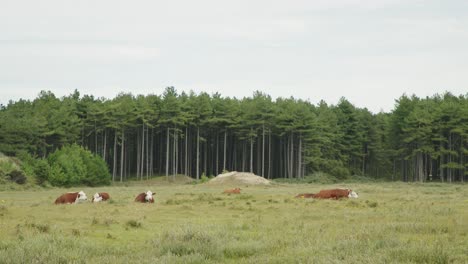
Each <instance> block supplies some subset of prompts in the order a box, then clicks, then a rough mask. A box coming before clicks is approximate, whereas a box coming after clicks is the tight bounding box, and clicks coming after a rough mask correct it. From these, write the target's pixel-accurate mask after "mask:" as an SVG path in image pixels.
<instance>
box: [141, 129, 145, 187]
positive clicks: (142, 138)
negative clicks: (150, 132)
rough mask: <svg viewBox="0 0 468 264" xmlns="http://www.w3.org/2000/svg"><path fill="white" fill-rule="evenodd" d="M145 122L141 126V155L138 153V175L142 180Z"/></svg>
mask: <svg viewBox="0 0 468 264" xmlns="http://www.w3.org/2000/svg"><path fill="white" fill-rule="evenodd" d="M144 165H145V123H143V126H142V128H141V155H140V177H141V179H142V180H143V175H144V171H145V166H144Z"/></svg>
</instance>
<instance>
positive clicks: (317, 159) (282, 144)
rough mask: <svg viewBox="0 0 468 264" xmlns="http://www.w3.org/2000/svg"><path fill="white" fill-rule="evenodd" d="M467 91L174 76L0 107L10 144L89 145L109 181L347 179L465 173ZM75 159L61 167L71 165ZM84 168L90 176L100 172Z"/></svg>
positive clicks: (12, 151) (17, 147) (44, 152)
mask: <svg viewBox="0 0 468 264" xmlns="http://www.w3.org/2000/svg"><path fill="white" fill-rule="evenodd" d="M467 97H468V95H460V96H455V95H452V94H450V93H445V94H443V95H434V96H432V97H426V98H418V97H416V96H407V95H403V96H401V97H400V98H399V99H397V100H396V104H395V108H394V110H393V111H391V112H390V113H383V112H381V113H377V114H375V113H371V112H370V111H368V110H367V109H366V108H359V107H356V106H354V105H353V104H351V103H350V102H349V101H348V100H346V99H345V98H342V99H341V100H340V101H339V102H338V103H337V104H336V105H329V104H327V103H326V102H324V101H321V102H320V103H318V104H316V105H315V104H312V103H310V102H309V101H304V100H300V99H295V98H292V97H291V98H278V99H275V100H273V99H272V98H271V97H270V96H269V95H267V94H264V93H262V92H258V91H257V92H254V94H253V96H251V97H244V98H242V99H237V98H229V97H223V96H221V95H220V94H218V93H216V94H212V95H209V94H207V93H203V92H202V93H199V94H195V93H194V92H190V93H185V92H182V93H178V92H177V90H176V89H175V88H174V87H168V88H166V90H165V91H164V93H163V94H161V95H154V94H151V95H146V96H144V95H136V96H135V95H132V94H129V93H121V94H119V95H118V96H116V97H115V98H113V99H106V98H95V97H94V96H92V95H83V96H81V95H80V93H79V92H78V91H75V92H74V93H73V94H71V95H69V96H65V97H62V98H58V97H56V96H55V95H54V94H53V93H52V92H50V91H42V92H40V94H39V95H38V96H37V98H35V99H34V100H32V101H31V100H18V101H10V102H9V103H8V105H6V106H1V109H0V152H3V153H5V154H7V155H10V156H17V155H19V153H24V152H27V153H29V154H30V155H32V156H33V157H35V158H37V159H49V160H54V159H61V156H60V154H52V153H54V152H55V151H56V150H59V149H61V148H63V147H65V149H64V150H62V152H63V153H65V152H66V151H67V148H69V149H76V148H78V149H79V148H84V149H87V150H88V151H91V152H92V153H93V154H95V155H96V156H99V157H100V158H101V159H102V160H103V161H105V164H107V166H108V169H109V170H110V171H111V174H112V175H111V176H105V175H106V173H105V172H104V171H106V170H103V168H102V166H101V165H100V164H99V162H98V161H95V160H94V158H93V156H92V155H88V154H82V156H81V159H88V160H89V161H92V162H93V164H96V165H95V167H94V170H96V171H99V172H102V173H101V174H102V175H104V176H102V177H104V178H103V179H93V182H94V181H97V182H99V184H102V183H106V182H108V180H109V179H110V177H111V178H112V180H113V181H117V180H118V181H123V180H126V179H129V178H137V179H144V178H148V177H151V176H153V175H166V176H169V175H175V174H185V175H188V176H190V177H193V178H196V179H199V178H200V177H201V175H203V174H204V175H217V174H219V173H221V172H222V171H234V170H236V171H249V172H253V173H255V174H257V175H260V176H263V177H265V178H303V177H305V176H307V175H310V174H313V173H315V172H324V173H327V174H330V175H333V176H334V177H337V178H339V179H344V178H348V177H353V175H360V176H362V175H365V176H368V177H371V178H384V179H392V180H403V181H421V182H423V181H429V180H438V181H447V182H454V181H462V182H463V181H465V180H466V179H467V178H468V170H467V167H468V148H467V146H468V101H467V99H468V98H467ZM74 144H76V145H74ZM80 153H81V152H80ZM83 155H84V156H83ZM76 158H79V157H78V156H77V157H76ZM63 161H64V164H65V161H67V160H66V159H63ZM67 162H68V163H67V164H66V165H64V166H65V167H64V168H61V170H62V171H63V170H66V169H71V170H72V169H73V164H71V163H70V161H67ZM103 164H104V163H103ZM50 169H51V171H56V172H57V171H60V170H59V169H58V168H50ZM72 171H73V170H72ZM54 175H55V176H54V177H52V178H53V179H55V180H57V181H66V179H63V178H61V177H62V176H63V175H61V174H60V173H56V174H54ZM76 177H84V178H79V179H78V178H76ZM76 177H75V178H76V180H77V181H81V183H83V182H82V181H86V179H87V178H86V177H94V176H93V175H85V174H83V175H82V176H76ZM107 177H109V178H107ZM88 180H89V179H88ZM84 183H85V184H86V182H84ZM61 184H62V185H63V184H65V185H69V184H73V183H71V182H62V183H61Z"/></svg>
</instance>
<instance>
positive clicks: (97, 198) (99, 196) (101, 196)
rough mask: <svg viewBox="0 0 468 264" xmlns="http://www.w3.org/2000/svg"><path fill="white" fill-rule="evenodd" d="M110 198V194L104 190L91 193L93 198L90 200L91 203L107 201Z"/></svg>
mask: <svg viewBox="0 0 468 264" xmlns="http://www.w3.org/2000/svg"><path fill="white" fill-rule="evenodd" d="M109 199H110V195H109V194H108V193H106V192H101V193H95V194H94V195H93V200H92V202H93V203H98V202H101V201H107V200H109Z"/></svg>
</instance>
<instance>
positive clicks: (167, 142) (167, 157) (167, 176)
mask: <svg viewBox="0 0 468 264" xmlns="http://www.w3.org/2000/svg"><path fill="white" fill-rule="evenodd" d="M166 135H167V136H166V137H167V138H166V181H169V143H170V141H169V136H170V134H169V127H167V133H166Z"/></svg>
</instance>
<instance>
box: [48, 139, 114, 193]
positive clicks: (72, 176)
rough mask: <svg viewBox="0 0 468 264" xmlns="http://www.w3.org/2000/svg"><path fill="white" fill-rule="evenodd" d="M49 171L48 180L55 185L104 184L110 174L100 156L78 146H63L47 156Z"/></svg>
mask: <svg viewBox="0 0 468 264" xmlns="http://www.w3.org/2000/svg"><path fill="white" fill-rule="evenodd" d="M48 161H49V164H50V173H49V177H48V181H49V182H50V183H51V184H52V185H56V186H74V185H81V184H84V185H88V186H96V185H104V184H109V183H110V180H111V176H110V173H109V170H108V168H107V165H106V163H105V162H104V160H102V159H101V158H100V157H98V156H96V155H93V154H92V153H91V152H89V151H88V150H85V149H84V148H82V147H80V146H78V145H71V146H65V147H63V148H61V149H59V150H57V151H55V152H54V153H52V154H51V155H50V156H49V157H48Z"/></svg>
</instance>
